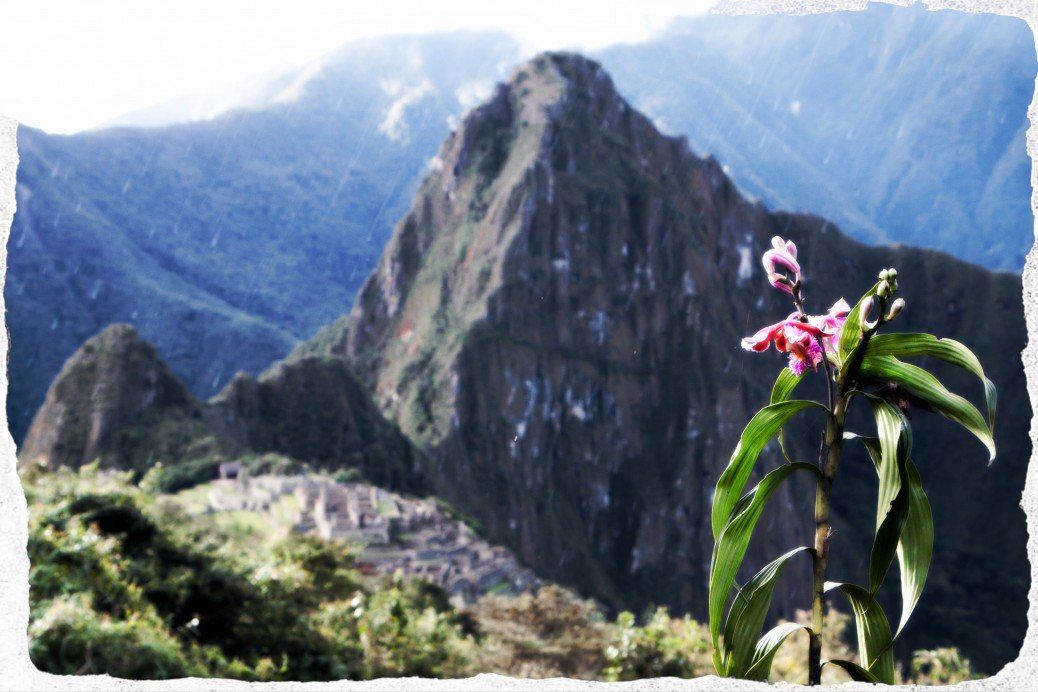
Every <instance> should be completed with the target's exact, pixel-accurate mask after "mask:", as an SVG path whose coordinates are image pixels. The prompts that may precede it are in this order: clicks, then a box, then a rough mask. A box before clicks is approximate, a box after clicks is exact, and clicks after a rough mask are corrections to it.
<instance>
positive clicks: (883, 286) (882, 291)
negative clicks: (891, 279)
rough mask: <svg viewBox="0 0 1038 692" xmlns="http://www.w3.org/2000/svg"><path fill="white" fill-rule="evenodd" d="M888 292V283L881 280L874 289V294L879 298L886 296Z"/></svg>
mask: <svg viewBox="0 0 1038 692" xmlns="http://www.w3.org/2000/svg"><path fill="white" fill-rule="evenodd" d="M889 293H890V284H888V283H887V282H886V281H881V282H880V284H879V288H877V289H876V295H877V296H879V297H880V298H886V297H887V294H889Z"/></svg>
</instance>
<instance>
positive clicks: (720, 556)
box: [709, 462, 819, 649]
mask: <svg viewBox="0 0 1038 692" xmlns="http://www.w3.org/2000/svg"><path fill="white" fill-rule="evenodd" d="M795 471H807V472H809V473H813V474H815V476H818V475H819V471H818V468H817V467H816V466H814V465H813V464H807V463H803V462H800V463H796V464H785V465H783V466H780V467H778V468H777V469H775V470H774V471H772V472H770V473H768V474H767V475H766V476H764V478H762V479H761V481H760V483H758V484H757V485H756V486H754V488H753V489H752V490H751V491H750V492H748V493H747V494H746V496H745V497H743V498H742V499H741V500H740V502H739V511H738V512H737V513H735V515H734V516H733V517H732V520H731V521H730V522H728V523H727V524H726V525H725V527H724V528H723V529H722V530H721V535H720V536H718V537H717V540H716V541H715V542H714V552H713V556H712V558H711V561H710V587H709V610H710V634H711V636H712V638H713V642H714V647H715V649H716V648H717V647H718V637H719V636H720V634H721V616H722V614H723V612H724V605H725V603H727V601H728V595H729V593H730V592H731V590H732V586H733V585H734V584H735V575H736V574H737V573H738V572H739V567H741V566H742V561H743V558H744V557H746V548H747V546H749V544H750V537H751V536H752V535H753V530H754V528H756V526H757V521H758V520H759V519H760V515H761V512H763V511H764V506H765V504H767V501H768V498H769V497H771V495H772V493H774V492H775V489H776V488H778V486H779V485H780V484H781V483H782V481H784V480H785V479H786V478H788V477H789V476H790V475H791V474H793V473H794V472H795Z"/></svg>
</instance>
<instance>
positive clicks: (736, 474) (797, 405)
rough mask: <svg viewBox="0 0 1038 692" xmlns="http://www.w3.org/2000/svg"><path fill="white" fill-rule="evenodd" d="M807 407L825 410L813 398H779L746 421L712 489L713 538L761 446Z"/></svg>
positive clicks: (715, 536) (738, 493)
mask: <svg viewBox="0 0 1038 692" xmlns="http://www.w3.org/2000/svg"><path fill="white" fill-rule="evenodd" d="M809 407H816V408H820V409H825V407H824V406H822V405H821V404H819V403H818V402H816V401H783V402H781V403H777V404H771V405H770V406H765V407H764V408H762V409H761V410H760V411H758V412H757V414H756V415H755V416H754V417H753V418H751V419H750V422H749V423H747V425H746V428H744V429H743V431H742V436H741V437H740V438H739V444H738V445H737V446H736V447H735V451H734V452H732V458H731V459H730V460H729V462H728V466H727V468H725V470H724V472H723V473H722V474H721V478H720V479H718V481H717V487H716V488H715V489H714V501H713V509H712V512H711V526H712V528H713V533H714V540H717V538H718V536H720V534H721V530H722V529H723V528H724V526H725V524H727V523H728V520H729V519H730V518H731V516H732V514H733V509H734V508H735V503H736V502H737V501H738V498H739V496H740V495H741V494H742V491H743V488H745V487H746V481H747V480H749V478H750V472H751V471H753V465H754V464H755V463H756V462H757V457H759V456H760V453H761V451H762V450H763V449H764V445H766V444H767V443H768V442H769V441H770V440H771V438H773V437H775V435H777V434H778V431H779V430H781V429H782V426H784V425H785V424H786V423H787V422H789V419H790V418H792V417H793V416H794V415H796V414H797V412H799V411H802V410H804V409H805V408H809Z"/></svg>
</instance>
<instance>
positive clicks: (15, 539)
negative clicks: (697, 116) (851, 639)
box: [0, 0, 1038, 691]
mask: <svg viewBox="0 0 1038 692" xmlns="http://www.w3.org/2000/svg"><path fill="white" fill-rule="evenodd" d="M882 1H883V2H887V3H888V4H894V5H900V6H908V5H911V4H913V3H912V2H911V1H907V2H899V1H897V0H882ZM867 4H868V3H867V2H866V1H865V0H722V1H721V4H720V5H719V6H718V7H717V8H716V10H715V11H718V12H723V13H726V14H779V13H782V14H794V15H798V14H799V15H802V14H815V13H821V12H832V11H836V10H863V9H865V7H866V5H867ZM924 4H925V6H926V7H927V8H929V9H933V10H938V9H949V10H958V11H962V12H972V13H979V12H987V13H992V14H1000V15H1007V16H1012V17H1019V18H1021V19H1023V20H1024V21H1026V22H1027V24H1028V26H1030V27H1031V31H1032V33H1036V32H1038V0H931V1H930V2H925V3H924ZM9 28H14V29H17V27H9ZM1036 35H1038V33H1036ZM1028 116H1029V118H1030V121H1031V125H1030V127H1029V128H1028V131H1027V151H1028V154H1030V156H1031V209H1032V211H1034V212H1036V213H1038V165H1036V161H1038V126H1036V123H1038V101H1036V100H1035V98H1034V97H1032V100H1031V106H1030V108H1029V109H1028ZM15 133H16V123H15V122H14V121H12V120H10V119H7V118H4V117H3V116H0V229H2V231H0V243H2V249H0V310H6V308H5V307H4V305H3V303H2V301H3V294H2V288H3V279H4V277H6V274H7V239H8V237H9V235H10V228H11V222H12V220H13V218H14V211H15V195H14V185H15V170H16V169H17V165H18V152H17V146H16V141H15ZM1036 230H1038V224H1036ZM1023 287H1024V314H1025V317H1026V319H1027V335H1028V345H1027V347H1026V348H1025V349H1024V352H1023V361H1024V371H1025V373H1026V376H1027V390H1028V392H1029V393H1030V399H1031V408H1032V410H1034V411H1038V250H1036V249H1035V248H1033V247H1032V249H1031V252H1030V253H1028V256H1027V262H1026V264H1025V267H1024V273H1023ZM8 341H9V335H8V333H7V329H6V327H5V328H4V329H3V330H2V331H0V363H2V364H3V366H2V368H0V401H6V400H7V366H6V363H7V353H8V345H9V344H8ZM1031 445H1032V452H1031V454H1032V456H1031V462H1030V464H1029V465H1028V469H1027V481H1026V483H1025V485H1024V492H1023V500H1022V503H1021V504H1022V506H1023V508H1024V510H1025V511H1026V513H1027V528H1028V543H1027V553H1028V557H1029V558H1030V561H1031V587H1030V590H1029V593H1028V596H1029V607H1028V613H1027V616H1028V617H1027V620H1028V628H1027V635H1026V636H1025V638H1024V643H1023V648H1022V649H1021V651H1020V655H1019V657H1018V658H1017V660H1015V661H1013V662H1012V663H1009V664H1008V665H1006V666H1005V668H1003V669H1002V670H1001V671H999V672H998V673H997V674H995V675H994V676H992V677H990V678H986V679H984V680H976V681H971V682H966V683H961V684H959V685H953V686H949V687H942V688H940V689H942V690H943V689H948V690H951V689H954V690H960V689H961V690H1027V689H1038V632H1036V628H1038V539H1036V536H1038V464H1036V463H1035V457H1034V455H1035V454H1038V429H1036V428H1035V426H1034V424H1033V422H1032V426H1031ZM0 461H2V466H0V690H115V691H122V690H199V689H205V690H248V689H263V690H275V691H277V690H315V691H316V690H341V689H348V690H705V689H717V690H763V689H769V688H772V687H774V688H783V689H792V688H794V687H797V686H795V685H790V684H786V683H777V684H775V685H767V684H764V683H752V682H747V681H745V680H729V679H722V678H718V677H715V676H706V677H702V678H696V679H695V680H679V679H677V678H658V679H651V680H638V681H634V682H627V683H600V682H587V681H581V680H568V679H561V678H556V679H551V680H517V679H514V678H508V677H504V676H501V675H486V674H484V675H478V676H476V677H473V678H468V679H465V680H429V679H420V678H395V679H383V680H372V681H365V682H348V681H341V682H321V683H293V682H282V683H247V682H241V681H237V680H215V679H204V680H203V679H199V678H189V679H184V680H163V681H137V680H121V679H116V678H111V677H108V676H103V675H92V676H60V675H50V674H47V673H41V672H39V671H38V670H36V668H35V667H34V666H33V665H32V661H31V660H30V659H29V650H28V636H27V634H26V630H27V628H28V624H29V583H28V575H29V559H28V555H27V554H26V540H27V536H28V514H27V510H26V504H25V495H24V494H23V492H22V487H21V483H20V482H19V479H18V474H17V472H16V470H15V446H14V441H13V439H12V438H11V434H10V432H9V431H8V429H7V413H6V407H5V406H0ZM887 687H888V686H886V685H879V686H875V685H867V684H864V683H844V684H841V685H833V686H825V687H822V688H819V689H840V690H872V689H877V688H887ZM898 689H909V688H908V687H907V686H906V687H901V688H898ZM915 689H918V688H915ZM931 689H937V688H931Z"/></svg>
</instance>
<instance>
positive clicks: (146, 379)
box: [19, 324, 205, 469]
mask: <svg viewBox="0 0 1038 692" xmlns="http://www.w3.org/2000/svg"><path fill="white" fill-rule="evenodd" d="M204 429H205V424H204V423H203V421H202V407H201V406H200V405H199V403H198V402H197V401H196V400H195V398H194V397H193V396H192V395H191V393H190V392H188V391H187V388H186V387H185V386H184V384H183V383H182V382H181V381H180V380H179V379H177V377H176V376H175V375H174V374H173V373H172V372H171V371H170V369H169V367H168V366H167V365H166V364H165V363H164V362H162V360H161V359H160V358H159V357H158V355H156V353H155V349H154V348H153V347H152V346H151V344H149V343H147V342H145V341H143V340H142V339H141V338H140V337H139V336H138V335H137V331H136V330H135V329H134V328H133V327H131V326H129V325H126V324H114V325H111V326H110V327H108V328H106V329H105V330H104V331H102V332H101V333H100V334H98V335H97V336H95V337H93V338H91V339H90V340H88V341H87V342H86V343H85V344H83V346H82V347H81V348H80V349H79V350H78V351H77V352H76V353H75V354H74V355H73V356H72V357H71V358H70V359H69V360H68V361H67V362H66V363H65V366H64V367H63V368H62V369H61V372H60V373H59V374H58V377H57V378H56V379H55V380H54V383H53V385H52V386H51V388H50V390H49V391H48V392H47V398H46V400H45V401H44V403H43V406H42V407H41V408H40V410H39V412H38V413H37V414H36V417H35V418H34V419H33V422H32V425H31V426H30V427H29V432H28V434H27V435H26V438H25V441H24V443H23V444H22V447H21V449H20V450H19V459H20V461H21V463H23V464H25V463H37V464H43V465H45V466H48V467H54V466H70V467H73V468H78V467H79V466H82V465H83V464H89V463H91V462H93V461H95V460H101V461H103V462H105V463H106V465H108V466H112V467H115V468H130V469H143V468H146V467H147V466H150V465H151V464H152V463H154V462H156V461H162V460H168V459H170V458H171V457H172V458H177V457H180V456H182V455H183V454H184V452H185V451H186V449H187V447H188V446H189V445H190V444H191V443H192V442H193V441H196V440H197V439H198V438H199V437H201V436H202V433H203V431H204Z"/></svg>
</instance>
